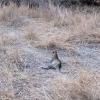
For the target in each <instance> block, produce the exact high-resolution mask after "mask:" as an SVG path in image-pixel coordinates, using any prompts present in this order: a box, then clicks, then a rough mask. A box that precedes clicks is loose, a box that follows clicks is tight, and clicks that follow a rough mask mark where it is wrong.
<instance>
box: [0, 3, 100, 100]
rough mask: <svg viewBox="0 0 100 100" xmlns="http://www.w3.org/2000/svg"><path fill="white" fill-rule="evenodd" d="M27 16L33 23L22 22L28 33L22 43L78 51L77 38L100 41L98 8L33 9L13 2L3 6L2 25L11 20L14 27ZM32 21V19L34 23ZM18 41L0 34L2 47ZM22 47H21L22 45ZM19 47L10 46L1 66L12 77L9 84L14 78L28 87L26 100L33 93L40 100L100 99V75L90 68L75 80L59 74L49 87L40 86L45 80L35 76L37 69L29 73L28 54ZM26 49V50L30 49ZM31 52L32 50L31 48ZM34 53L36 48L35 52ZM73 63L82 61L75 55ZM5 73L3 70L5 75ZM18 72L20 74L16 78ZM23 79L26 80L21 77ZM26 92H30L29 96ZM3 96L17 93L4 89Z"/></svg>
mask: <svg viewBox="0 0 100 100" xmlns="http://www.w3.org/2000/svg"><path fill="white" fill-rule="evenodd" d="M86 9H87V8H86ZM27 19H28V20H29V22H28V23H27V24H24V25H22V27H21V29H22V30H24V32H25V34H24V35H23V37H22V38H21V39H25V41H24V42H25V44H24V43H23V41H19V42H21V43H22V44H23V45H26V44H27V43H26V42H27V41H29V43H30V44H32V45H35V47H41V48H60V49H63V48H64V49H69V51H74V49H75V48H74V47H73V46H72V44H71V43H74V42H77V41H79V42H82V41H84V42H86V43H100V12H98V13H97V12H96V11H95V10H94V9H93V11H92V12H87V11H85V10H84V11H80V10H79V8H78V9H76V10H74V11H73V10H72V9H61V8H58V7H54V6H52V5H49V7H48V8H47V9H44V8H43V9H42V8H36V9H34V8H33V9H29V8H28V7H25V6H23V5H22V6H21V7H19V8H17V7H16V6H15V5H13V4H11V5H10V6H8V7H3V8H0V24H2V23H4V25H6V24H7V23H11V24H10V25H12V26H14V25H16V23H21V21H23V20H27ZM30 21H32V22H33V23H32V22H30ZM39 21H40V22H39ZM26 22H27V21H26ZM42 22H44V23H42ZM34 23H35V24H34ZM38 23H39V24H38ZM18 25H19V24H18ZM35 25H37V27H38V28H37V29H36V30H34V26H35ZM19 26H20V25H19ZM35 28H36V27H35ZM16 41H18V40H16V39H13V38H12V37H9V36H6V35H4V34H3V35H1V34H0V47H1V48H2V47H3V46H5V47H6V46H9V47H11V45H13V44H14V43H15V42H16ZM18 47H20V45H19V46H18ZM18 47H16V48H18ZM16 48H8V49H9V50H8V51H6V56H7V57H5V55H3V54H1V58H2V60H1V59H0V61H1V62H0V63H2V64H1V65H3V67H0V73H1V70H2V72H3V73H4V75H6V76H8V77H7V78H6V82H5V83H8V84H9V83H10V84H11V86H12V85H13V83H12V82H13V80H14V79H15V80H16V81H15V83H16V85H17V83H18V81H19V83H21V86H23V84H24V88H25V89H24V90H25V92H23V91H24V90H22V91H21V93H23V97H22V98H21V97H20V98H21V99H22V100H23V98H24V96H25V97H26V98H27V96H33V97H32V98H33V99H34V98H35V97H36V96H37V98H39V99H41V98H42V99H41V100H44V98H45V99H46V100H99V99H100V96H99V93H100V75H99V74H96V73H92V72H87V71H81V72H80V74H79V76H77V79H72V80H71V79H66V77H65V76H64V75H62V74H58V73H56V76H54V78H53V79H50V81H49V82H48V84H49V85H48V87H41V88H42V90H41V88H40V87H39V88H38V84H40V83H41V82H40V76H41V75H40V74H39V75H37V74H36V75H33V76H34V77H33V76H31V75H32V74H33V73H35V71H34V72H32V73H30V72H31V71H30V72H29V73H28V72H24V71H23V69H24V68H25V66H24V65H25V64H24V62H25V61H24V60H25V58H26V56H25V55H24V57H22V55H23V54H24V53H25V52H24V51H23V50H20V49H16ZM26 48H27V47H26ZM26 48H23V49H25V50H26ZM26 51H27V50H26ZM30 51H31V50H30ZM27 53H29V48H28V51H27ZM33 53H34V50H33V52H32V54H33ZM30 54H31V53H30ZM27 55H28V54H27ZM34 56H37V58H38V55H37V53H36V55H35V54H34ZM5 58H6V59H5ZM29 58H30V56H29ZM30 59H31V58H30ZM32 59H33V58H32ZM33 60H34V59H33ZM33 60H32V62H34V63H35V60H34V61H33ZM2 61H4V62H2ZM36 61H40V59H39V60H38V59H36ZM41 63H43V62H40V63H39V64H41ZM69 63H72V65H75V66H80V62H79V61H78V59H74V58H73V59H71V60H70V61H69ZM34 65H35V64H34ZM36 66H37V65H36ZM32 67H33V63H32ZM77 68H78V67H77ZM21 70H22V71H21ZM30 70H31V69H30ZM34 70H35V69H34ZM39 71H40V70H39ZM3 73H1V74H2V76H3ZM37 73H39V72H37ZM24 74H25V75H24ZM51 74H52V73H51ZM14 75H15V76H16V77H14ZM43 75H45V74H43ZM58 76H59V77H58ZM41 77H42V76H41ZM43 77H45V76H43ZM46 77H47V76H46ZM0 78H2V77H0ZM21 78H22V79H23V80H20V79H21ZM47 78H48V77H47ZM3 80H5V78H3ZM47 80H48V79H47ZM25 82H26V84H25ZM34 84H35V85H34ZM41 85H43V84H41ZM25 86H26V87H25ZM33 86H34V87H33ZM6 88H7V87H6ZM14 90H16V91H17V89H16V88H14ZM24 93H26V94H27V93H28V94H27V95H25V94H24ZM0 97H1V98H5V97H7V98H8V100H11V98H13V93H12V91H11V93H10V92H9V93H8V92H6V91H0ZM1 98H0V99H1ZM21 99H19V100H21ZM28 99H30V98H28ZM16 100H17V99H16Z"/></svg>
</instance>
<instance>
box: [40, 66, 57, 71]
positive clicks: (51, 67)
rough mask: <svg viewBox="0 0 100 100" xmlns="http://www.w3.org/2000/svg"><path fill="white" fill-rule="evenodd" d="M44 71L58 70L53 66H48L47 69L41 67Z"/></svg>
mask: <svg viewBox="0 0 100 100" xmlns="http://www.w3.org/2000/svg"><path fill="white" fill-rule="evenodd" d="M41 68H42V69H45V70H49V69H54V70H55V69H56V68H55V67H53V66H48V67H47V68H44V67H41Z"/></svg>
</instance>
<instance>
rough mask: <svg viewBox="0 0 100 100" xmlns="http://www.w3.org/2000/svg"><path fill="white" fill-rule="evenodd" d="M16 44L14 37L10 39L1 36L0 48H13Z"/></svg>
mask: <svg viewBox="0 0 100 100" xmlns="http://www.w3.org/2000/svg"><path fill="white" fill-rule="evenodd" d="M14 43H16V39H15V38H13V37H8V36H7V35H4V34H2V35H0V46H1V47H3V46H8V45H10V46H12V45H14Z"/></svg>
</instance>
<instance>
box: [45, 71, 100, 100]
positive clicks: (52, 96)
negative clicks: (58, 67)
mask: <svg viewBox="0 0 100 100" xmlns="http://www.w3.org/2000/svg"><path fill="white" fill-rule="evenodd" d="M49 85H50V86H49V90H48V89H47V88H45V89H44V90H45V91H46V96H47V97H48V98H49V100H99V99H100V96H99V92H100V76H99V74H94V73H91V72H87V71H85V70H83V71H81V72H80V75H79V78H77V79H75V80H70V79H66V77H64V76H60V77H56V78H54V79H52V80H50V83H49Z"/></svg>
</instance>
